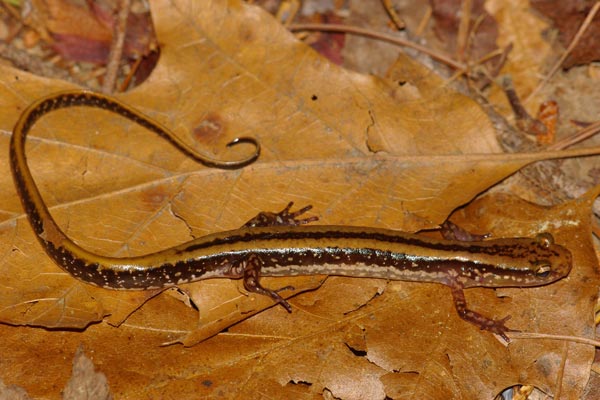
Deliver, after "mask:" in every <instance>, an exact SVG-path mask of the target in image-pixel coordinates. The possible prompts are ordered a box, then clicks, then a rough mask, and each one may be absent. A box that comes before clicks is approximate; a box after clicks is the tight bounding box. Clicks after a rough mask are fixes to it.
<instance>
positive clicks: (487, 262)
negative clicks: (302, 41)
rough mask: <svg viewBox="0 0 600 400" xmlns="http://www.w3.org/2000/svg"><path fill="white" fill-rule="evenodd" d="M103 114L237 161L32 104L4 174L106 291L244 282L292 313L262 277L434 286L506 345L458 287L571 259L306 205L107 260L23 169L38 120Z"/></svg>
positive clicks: (505, 281) (528, 275) (75, 95)
mask: <svg viewBox="0 0 600 400" xmlns="http://www.w3.org/2000/svg"><path fill="white" fill-rule="evenodd" d="M74 106H89V107H97V108H102V109H105V110H108V111H111V112H114V113H117V114H119V115H121V116H123V117H125V118H128V119H130V120H132V121H134V122H136V123H138V124H140V125H142V126H143V127H146V128H148V129H150V130H152V131H153V132H155V133H157V134H158V135H160V136H161V137H163V138H165V139H167V140H168V141H169V142H170V143H171V144H173V145H174V146H175V147H177V148H178V149H179V150H181V151H182V152H183V153H185V154H187V155H189V156H191V157H194V158H195V159H196V160H198V161H200V162H202V163H204V164H206V165H208V166H213V167H220V168H238V167H241V166H243V165H247V164H248V163H251V162H253V161H254V160H255V159H256V158H257V157H258V154H259V147H258V143H257V142H256V141H255V140H254V139H249V138H243V139H241V140H237V141H234V142H232V143H234V144H235V143H238V142H249V143H251V144H254V145H255V152H254V154H252V155H251V156H250V157H248V158H246V159H244V160H240V161H220V160H215V159H209V158H207V157H204V156H201V155H198V154H197V153H196V152H195V151H194V150H193V149H191V148H189V147H188V146H187V145H186V144H185V143H184V142H182V141H181V140H179V139H178V138H177V137H176V136H174V135H173V134H172V133H171V132H170V131H168V130H167V129H166V128H164V127H163V126H162V125H160V124H159V123H157V122H155V121H153V120H151V119H150V118H148V117H147V116H145V115H143V114H141V113H139V112H138V111H136V110H134V109H132V108H130V107H129V106H127V105H124V104H122V103H120V102H118V101H116V100H114V99H112V98H110V97H106V96H104V95H99V94H95V93H91V92H85V91H73V92H63V93H58V94H56V95H52V96H49V97H46V98H44V99H41V100H39V101H37V102H35V103H34V104H32V105H31V106H29V107H28V108H27V109H26V110H25V111H24V112H23V114H22V115H21V117H20V119H19V121H18V122H17V124H16V125H15V128H14V131H13V135H12V138H11V142H10V166H11V170H12V173H13V177H14V181H15V186H16V188H17V192H18V195H19V197H20V199H21V202H22V204H23V208H24V209H25V212H26V214H27V217H28V219H29V222H30V223H31V226H32V228H33V230H34V232H35V234H36V236H37V238H38V240H39V242H40V243H41V245H42V247H43V248H44V249H45V251H46V252H47V253H48V255H49V256H50V257H51V258H52V259H53V260H54V261H55V262H56V263H57V264H58V265H59V266H60V267H62V268H63V269H64V270H65V271H67V272H68V273H69V274H71V275H72V276H73V277H75V278H77V279H79V280H82V281H84V282H86V283H89V284H93V285H96V286H100V287H104V288H109V289H140V290H143V289H152V288H165V287H170V286H175V285H179V284H183V283H188V282H194V281H198V280H201V279H208V278H232V279H238V278H241V279H243V282H244V286H245V288H246V289H247V290H248V291H250V292H254V293H260V294H264V295H267V296H270V297H271V298H272V299H273V300H274V301H275V302H276V303H279V304H281V305H283V306H284V307H285V308H286V309H287V310H288V311H289V310H291V307H290V305H289V303H288V302H287V301H286V300H285V299H283V298H282V297H281V295H280V294H279V293H278V291H275V290H271V289H268V288H265V287H263V286H262V285H261V284H260V277H261V276H292V275H309V274H326V275H341V276H350V277H372V278H385V279H395V280H403V281H416V282H435V283H441V284H444V285H447V286H449V287H450V288H451V290H452V296H453V299H454V304H455V307H456V310H457V311H458V314H459V315H460V317H461V318H463V319H464V320H466V321H469V322H471V323H473V324H475V325H477V326H478V327H480V328H481V329H486V330H489V331H491V332H494V333H497V334H499V335H501V336H502V337H504V338H505V339H507V340H508V338H507V336H506V332H508V331H510V329H509V328H507V327H506V326H505V322H506V320H507V318H504V319H500V320H494V319H490V318H487V317H485V316H483V315H481V314H479V313H477V312H475V311H472V310H470V309H468V307H467V305H466V302H465V298H464V293H463V289H464V288H469V287H475V286H483V287H492V288H493V287H510V286H513V287H530V286H540V285H545V284H548V283H551V282H554V281H556V280H558V279H560V278H563V277H565V276H566V275H567V274H568V273H569V271H570V269H571V263H572V262H571V253H570V252H569V251H568V250H567V249H566V248H564V247H562V246H560V245H558V244H555V243H553V239H552V236H550V235H549V234H541V235H538V236H537V237H536V238H533V239H531V238H510V239H494V240H485V241H478V242H461V241H452V240H436V239H431V238H426V237H422V236H419V235H414V234H408V233H403V232H399V231H394V230H389V229H378V228H367V227H351V226H329V225H323V226H318V225H315V226H301V225H304V224H306V223H308V222H311V221H314V220H315V219H316V218H314V217H312V218H304V219H302V218H298V217H299V216H300V215H302V214H303V213H304V212H306V211H307V210H308V209H309V208H310V207H305V208H304V209H302V210H299V211H297V212H290V207H291V203H290V204H289V205H288V206H287V207H286V208H285V209H284V210H282V211H281V212H279V213H260V214H259V215H257V216H256V217H255V218H253V219H251V220H250V221H248V223H246V224H245V225H244V226H243V227H241V228H240V229H236V230H231V231H226V232H219V233H214V234H210V235H206V236H203V237H200V238H198V239H196V240H193V241H191V242H188V243H184V244H181V245H178V246H175V247H172V248H169V249H166V250H162V251H158V252H155V253H151V254H147V255H143V256H138V257H123V258H116V257H106V256H102V255H98V254H94V253H92V252H89V251H87V250H85V249H83V248H82V247H80V246H79V245H77V244H76V243H75V242H73V241H72V240H71V239H70V238H69V237H67V235H65V233H64V232H63V231H62V230H61V229H60V227H59V226H58V225H57V223H56V222H55V221H54V219H53V218H52V216H51V214H50V212H49V211H48V208H47V207H46V205H45V203H44V201H43V199H42V196H41V194H40V192H39V190H38V188H37V186H36V184H35V182H34V179H33V177H32V176H31V172H30V170H29V167H28V165H27V158H26V155H25V142H26V138H27V134H28V132H29V131H30V130H31V127H32V126H33V124H34V123H35V122H36V121H37V120H38V119H39V118H40V117H42V116H43V115H44V114H46V113H49V112H51V111H53V110H56V109H59V108H65V107H74Z"/></svg>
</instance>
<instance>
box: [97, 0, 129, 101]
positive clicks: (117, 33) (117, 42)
mask: <svg viewBox="0 0 600 400" xmlns="http://www.w3.org/2000/svg"><path fill="white" fill-rule="evenodd" d="M130 8H131V0H121V1H120V2H119V13H118V15H117V23H116V24H115V27H114V29H113V41H112V46H111V49H110V54H109V55H108V63H107V65H106V75H105V76H104V82H103V83H102V92H103V93H112V91H113V88H114V87H115V81H116V80H117V73H118V71H119V66H120V64H121V56H122V55H123V44H124V43H125V34H126V32H127V18H128V16H129V9H130Z"/></svg>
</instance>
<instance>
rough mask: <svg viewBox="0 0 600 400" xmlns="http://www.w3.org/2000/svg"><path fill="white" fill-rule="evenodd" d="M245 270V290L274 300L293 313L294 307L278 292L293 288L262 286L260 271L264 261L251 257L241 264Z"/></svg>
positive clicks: (252, 255)
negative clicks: (273, 288) (268, 287)
mask: <svg viewBox="0 0 600 400" xmlns="http://www.w3.org/2000/svg"><path fill="white" fill-rule="evenodd" d="M240 263H241V267H242V269H243V275H242V279H243V282H244V288H246V290H247V291H249V292H250V293H258V294H262V295H264V296H268V297H270V298H272V299H273V300H274V301H275V303H276V304H281V305H282V306H283V308H285V309H286V310H287V311H288V312H292V306H291V305H290V303H288V302H287V300H285V299H284V298H283V297H281V296H280V295H279V293H278V292H280V291H282V290H288V289H289V290H293V289H294V288H293V287H292V286H285V287H282V288H281V289H277V290H272V289H267V288H265V287H264V286H262V285H261V284H260V269H261V267H262V260H261V259H260V257H259V256H257V255H255V254H251V255H249V256H248V257H247V258H246V259H244V260H243V261H241V262H240Z"/></svg>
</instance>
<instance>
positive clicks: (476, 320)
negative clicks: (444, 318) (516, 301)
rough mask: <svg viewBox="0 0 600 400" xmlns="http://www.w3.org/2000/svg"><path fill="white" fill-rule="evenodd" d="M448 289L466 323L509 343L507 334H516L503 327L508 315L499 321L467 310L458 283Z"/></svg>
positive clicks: (461, 289)
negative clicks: (496, 335) (494, 334)
mask: <svg viewBox="0 0 600 400" xmlns="http://www.w3.org/2000/svg"><path fill="white" fill-rule="evenodd" d="M449 286H450V289H451V290H452V297H453V298H454V306H455V307H456V311H457V312H458V315H459V316H460V317H461V318H462V319H464V320H465V321H467V322H470V323H472V324H473V325H476V326H478V327H479V328H480V329H485V330H486V331H490V332H493V333H496V334H498V335H500V336H501V337H502V338H503V339H504V340H506V341H507V342H510V339H509V338H508V336H506V333H507V332H518V331H516V330H514V329H510V328H508V327H506V325H504V324H505V323H506V321H508V320H509V319H510V315H509V316H506V317H504V318H502V319H500V320H496V319H491V318H488V317H486V316H485V315H481V314H479V313H477V312H475V311H471V310H469V308H468V307H467V301H466V300H465V293H464V292H463V288H462V286H461V285H460V284H459V283H458V282H454V283H452V284H449Z"/></svg>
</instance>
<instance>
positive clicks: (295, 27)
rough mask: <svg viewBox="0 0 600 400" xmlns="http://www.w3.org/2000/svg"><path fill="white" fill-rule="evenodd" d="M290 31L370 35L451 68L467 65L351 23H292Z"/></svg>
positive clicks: (404, 40)
mask: <svg viewBox="0 0 600 400" xmlns="http://www.w3.org/2000/svg"><path fill="white" fill-rule="evenodd" d="M289 29H290V30H291V31H325V32H342V33H351V34H355V35H361V36H366V37H370V38H373V39H379V40H383V41H386V42H389V43H393V44H396V45H399V46H404V47H410V48H412V49H415V50H417V51H420V52H421V53H424V54H427V55H429V56H430V57H431V58H434V59H436V60H438V61H441V62H443V63H444V64H446V65H449V66H450V67H452V68H456V69H460V70H466V69H467V66H466V65H465V64H463V63H461V62H459V61H456V60H454V59H452V57H450V56H448V55H446V54H442V53H439V52H435V51H433V50H431V49H428V48H427V47H425V46H421V45H419V44H417V43H414V42H411V41H410V40H406V39H402V38H399V37H396V36H392V35H388V34H385V33H381V32H376V31H373V30H370V29H365V28H359V27H357V26H351V25H340V24H292V25H290V26H289Z"/></svg>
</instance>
